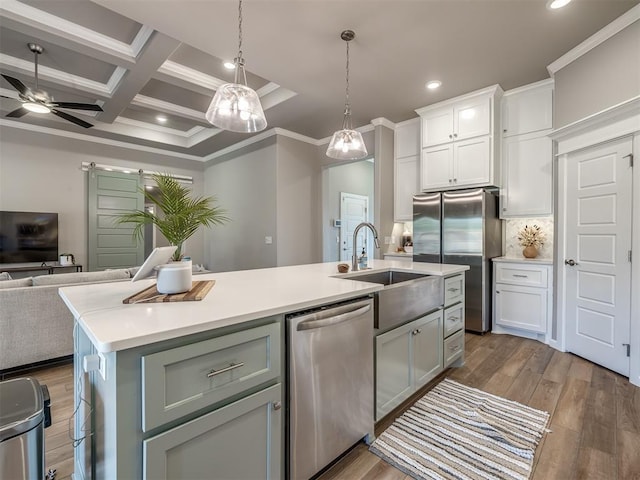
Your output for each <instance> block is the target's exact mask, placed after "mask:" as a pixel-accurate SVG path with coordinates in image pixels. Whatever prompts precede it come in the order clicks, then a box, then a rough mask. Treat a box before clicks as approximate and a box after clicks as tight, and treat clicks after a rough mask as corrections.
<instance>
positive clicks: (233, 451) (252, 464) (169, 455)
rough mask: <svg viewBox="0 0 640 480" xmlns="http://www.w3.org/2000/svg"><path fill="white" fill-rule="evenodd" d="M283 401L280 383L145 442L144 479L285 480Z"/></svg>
mask: <svg viewBox="0 0 640 480" xmlns="http://www.w3.org/2000/svg"><path fill="white" fill-rule="evenodd" d="M281 396H282V386H281V384H277V385H274V386H272V387H269V388H267V389H265V390H261V391H259V392H258V393H255V394H253V395H250V396H248V397H245V398H243V399H241V400H238V401H237V402H234V403H231V404H229V405H226V406H224V407H222V408H220V409H218V410H214V411H213V412H210V413H207V414H205V415H202V416H201V417H198V418H196V419H195V420H192V421H190V422H186V423H183V424H181V425H180V426H178V427H176V428H173V429H171V430H168V431H166V432H163V433H161V434H159V435H156V436H154V437H151V438H149V439H147V440H145V441H144V442H143V478H144V479H145V480H151V479H176V478H225V479H248V478H264V479H279V478H281V472H280V468H281V459H280V453H281V451H280V449H279V448H277V446H278V445H280V444H281V435H282V422H283V415H284V413H283V409H282V408H281V404H280V399H281ZM274 447H276V448H274Z"/></svg>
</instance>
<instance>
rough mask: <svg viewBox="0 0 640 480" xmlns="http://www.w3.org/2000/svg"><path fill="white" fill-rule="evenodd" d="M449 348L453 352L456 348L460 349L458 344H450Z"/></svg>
mask: <svg viewBox="0 0 640 480" xmlns="http://www.w3.org/2000/svg"><path fill="white" fill-rule="evenodd" d="M449 350H453V351H454V352H455V351H456V350H460V345H451V346H450V347H449Z"/></svg>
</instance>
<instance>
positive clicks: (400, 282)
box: [342, 270, 444, 332]
mask: <svg viewBox="0 0 640 480" xmlns="http://www.w3.org/2000/svg"><path fill="white" fill-rule="evenodd" d="M342 278H345V279H348V280H357V281H359V282H369V283H378V284H381V285H384V286H385V287H384V289H382V290H380V291H378V292H376V295H375V299H374V304H375V313H374V327H375V328H377V329H379V330H380V332H382V331H385V330H390V329H391V328H393V327H395V326H398V325H401V324H403V323H406V322H408V321H411V320H415V319H416V318H420V317H421V316H423V315H426V314H427V313H429V312H432V311H433V310H436V309H438V308H440V307H441V306H442V305H443V304H444V279H443V278H442V277H439V276H433V275H427V274H424V273H413V272H403V271H399V270H386V271H380V272H362V273H353V274H351V275H349V276H346V277H342Z"/></svg>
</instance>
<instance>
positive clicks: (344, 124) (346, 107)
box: [342, 40, 351, 130]
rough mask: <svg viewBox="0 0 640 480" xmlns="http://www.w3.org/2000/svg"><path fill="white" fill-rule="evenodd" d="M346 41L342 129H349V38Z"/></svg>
mask: <svg viewBox="0 0 640 480" xmlns="http://www.w3.org/2000/svg"><path fill="white" fill-rule="evenodd" d="M346 43H347V68H346V72H347V73H346V82H345V83H346V88H345V103H344V120H343V121H342V129H343V130H351V122H350V120H351V105H350V104H349V40H347V41H346Z"/></svg>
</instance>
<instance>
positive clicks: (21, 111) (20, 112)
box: [5, 107, 29, 118]
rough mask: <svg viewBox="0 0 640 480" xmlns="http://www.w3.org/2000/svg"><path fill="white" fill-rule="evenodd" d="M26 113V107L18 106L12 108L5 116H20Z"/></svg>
mask: <svg viewBox="0 0 640 480" xmlns="http://www.w3.org/2000/svg"><path fill="white" fill-rule="evenodd" d="M27 113H29V111H28V110H27V109H26V108H22V107H20V108H18V109H17V110H14V111H13V112H9V113H7V114H6V115H5V117H13V118H20V117H23V116H25V115H26V114H27Z"/></svg>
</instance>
